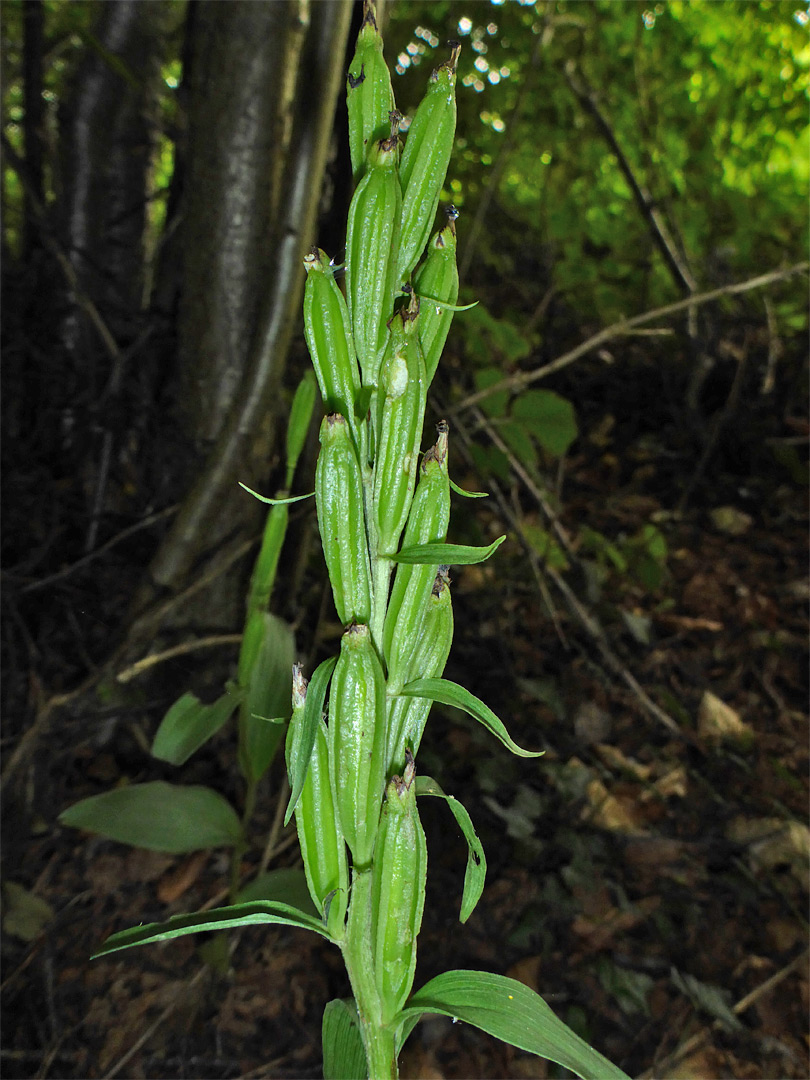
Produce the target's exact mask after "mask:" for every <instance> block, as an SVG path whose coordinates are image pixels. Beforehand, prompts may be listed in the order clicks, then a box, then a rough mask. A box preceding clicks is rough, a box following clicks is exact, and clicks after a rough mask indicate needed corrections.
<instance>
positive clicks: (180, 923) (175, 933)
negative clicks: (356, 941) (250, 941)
mask: <svg viewBox="0 0 810 1080" xmlns="http://www.w3.org/2000/svg"><path fill="white" fill-rule="evenodd" d="M271 923H276V924H278V925H281V926H296V927H298V928H299V929H301V930H314V931H315V933H316V934H320V935H321V937H325V938H327V939H328V940H330V941H331V938H330V937H329V933H328V931H327V929H326V927H325V926H324V924H323V922H322V921H321V920H320V919H318V918H313V917H312V916H311V915H307V914H306V912H304V911H299V910H298V908H295V907H292V905H291V904H278V903H274V902H273V901H270V900H258V901H254V902H253V903H251V904H234V905H233V906H232V907H224V908H213V909H212V910H211V911H196V912H194V913H193V914H191V915H173V916H172V917H171V919H167V920H166V922H162V923H147V924H146V925H145V926H132V927H130V928H129V930H121V931H120V933H118V934H112V935H111V936H110V937H108V938H107V940H106V941H105V942H104V944H103V945H102V946H101V948H100V949H99V950H98V952H97V953H94V954H93V957H92V958H93V959H94V960H97V959H98V958H99V957H101V956H108V955H109V954H110V953H114V952H120V951H121V950H122V949H132V948H134V947H135V946H136V945H151V944H152V943H153V942H156V941H169V940H170V939H171V938H176V937H184V936H185V935H186V934H199V933H201V932H203V931H209V930H233V929H236V928H237V927H239V926H267V925H269V924H271Z"/></svg>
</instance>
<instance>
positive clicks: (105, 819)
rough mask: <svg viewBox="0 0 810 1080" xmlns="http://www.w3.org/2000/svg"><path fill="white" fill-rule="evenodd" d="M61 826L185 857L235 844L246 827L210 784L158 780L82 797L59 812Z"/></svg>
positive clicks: (133, 845) (121, 842)
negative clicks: (205, 849) (184, 784)
mask: <svg viewBox="0 0 810 1080" xmlns="http://www.w3.org/2000/svg"><path fill="white" fill-rule="evenodd" d="M59 822H60V824H62V825H69V826H71V827H72V828H74V829H85V830H86V831H87V832H92V833H98V834H99V835H100V836H106V837H107V838H108V839H110V840H117V841H118V842H119V843H120V844H131V845H132V847H142V848H148V850H149V851H168V852H171V853H172V854H174V855H180V854H182V853H184V852H187V851H199V850H200V849H201V848H212V847H232V846H233V845H234V844H235V843H237V841H238V840H239V839H240V838H241V835H242V826H241V825H240V823H239V818H238V816H237V814H236V811H235V810H234V808H233V807H232V806H231V804H230V803H229V802H228V801H227V800H226V799H223V797H222V796H221V795H219V794H217V792H216V791H212V790H211V788H207V787H200V786H196V785H195V786H187V787H181V786H179V785H177V784H167V783H166V782H165V781H164V780H153V781H151V782H150V783H148V784H130V785H129V786H128V787H120V788H115V789H114V790H113V791H105V792H104V793H103V794H101V795H93V796H91V797H90V798H89V799H82V801H81V802H78V803H76V804H75V805H74V806H70V807H68V809H67V810H64V811H63V812H62V813H61V814H60V815H59Z"/></svg>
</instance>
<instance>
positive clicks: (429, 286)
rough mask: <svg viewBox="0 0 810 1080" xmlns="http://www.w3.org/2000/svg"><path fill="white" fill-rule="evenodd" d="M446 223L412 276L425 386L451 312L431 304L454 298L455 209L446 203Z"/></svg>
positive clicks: (433, 370)
mask: <svg viewBox="0 0 810 1080" xmlns="http://www.w3.org/2000/svg"><path fill="white" fill-rule="evenodd" d="M445 213H446V215H447V224H446V225H445V226H444V228H443V229H440V230H439V231H438V232H437V233H436V235H435V236H434V237H433V239H432V240H431V242H430V244H429V245H428V250H427V255H426V257H425V259H424V261H423V262H422V263H421V265H420V266H419V267H417V270H416V273H415V274H414V278H413V288H414V292H415V293H416V295H417V296H418V297H419V299H420V301H421V304H422V306H421V309H420V314H419V342H420V344H421V346H422V355H423V356H424V358H425V370H426V371H427V381H428V386H430V384H431V383H432V382H433V376H434V375H435V374H436V368H437V367H438V365H439V360H440V359H441V355H442V350H443V349H444V343H445V341H447V335H448V333H449V332H450V324H451V323H452V321H453V312H452V311H448V310H447V309H446V308H443V307H437V305H436V304H431V303H430V300H440V301H441V302H442V303H443V304H455V303H456V302H457V300H458V266H457V265H456V218H457V217H458V210H456V208H455V207H454V206H449V207H448V208H447V209H446V211H445Z"/></svg>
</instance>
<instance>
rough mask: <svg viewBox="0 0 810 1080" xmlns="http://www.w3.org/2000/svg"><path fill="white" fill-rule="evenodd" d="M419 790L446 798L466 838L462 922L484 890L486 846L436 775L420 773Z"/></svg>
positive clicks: (458, 803) (422, 792)
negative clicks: (437, 781) (441, 785)
mask: <svg viewBox="0 0 810 1080" xmlns="http://www.w3.org/2000/svg"><path fill="white" fill-rule="evenodd" d="M416 794H417V795H438V796H439V798H442V799H445V800H446V802H447V805H448V806H449V807H450V810H451V811H452V813H453V817H454V818H455V819H456V822H457V823H458V826H459V828H460V829H461V831H462V833H463V834H464V839H465V840H466V841H467V869H466V871H465V873H464V892H463V894H462V897H461V914H460V915H459V922H462V923H465V922H466V921H467V919H469V917H470V915H472V913H473V911H475V906H476V904H477V903H478V901H479V900H480V899H481V893H482V892H483V891H484V881H485V879H486V876H487V858H486V855H485V854H484V848H483V846H482V844H481V841H480V840H479V839H478V834H477V833H476V831H475V828H474V826H473V823H472V821H471V820H470V815H469V814H468V813H467V811H466V809H465V808H464V807H463V806H462V805H461V803H460V802H459V801H458V799H457V798H455V796H453V795H445V793H444V792H443V791H442V789H441V787H440V786H439V785H438V784H437V783H436V781H435V780H434V779H433V777H431V776H417V778H416Z"/></svg>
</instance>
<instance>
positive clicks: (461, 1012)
mask: <svg viewBox="0 0 810 1080" xmlns="http://www.w3.org/2000/svg"><path fill="white" fill-rule="evenodd" d="M414 1013H439V1014H441V1015H442V1016H450V1017H452V1018H453V1019H454V1020H463V1021H464V1022H465V1023H467V1024H472V1025H473V1026H474V1027H477V1028H480V1029H481V1031H486V1032H487V1033H488V1034H489V1035H494V1036H495V1038H496V1039H501V1041H502V1042H505V1043H509V1044H510V1045H511V1046H517V1047H518V1048H519V1049H521V1050H526V1051H527V1052H528V1053H530V1054H537V1055H538V1056H539V1057H543V1058H546V1059H547V1060H548V1061H555V1062H556V1063H557V1064H558V1065H562V1066H563V1067H564V1068H566V1069H570V1070H571V1072H573V1073H575V1074H576V1075H577V1076H579V1077H581V1078H582V1080H629V1078H628V1076H627V1074H626V1073H623V1072H622V1070H621V1069H619V1068H617V1067H616V1066H615V1065H613V1064H612V1063H611V1062H610V1061H608V1059H607V1058H606V1057H603V1056H602V1055H601V1054H600V1053H599V1052H598V1051H597V1050H594V1049H593V1047H591V1046H589V1045H588V1044H587V1043H586V1042H585V1041H584V1040H583V1039H581V1038H580V1037H579V1035H577V1034H576V1033H575V1032H573V1031H572V1030H571V1028H569V1027H568V1025H567V1024H564V1023H563V1022H562V1020H560V1019H559V1017H558V1016H556V1015H555V1013H554V1012H553V1011H552V1010H551V1009H550V1008H549V1006H548V1005H547V1004H546V1003H545V1001H544V1000H543V999H542V998H541V997H540V995H539V994H536V993H535V992H534V990H530V989H529V987H528V986H524V985H523V983H520V982H517V981H516V980H515V979H508V978H507V977H506V976H504V975H494V974H492V973H490V972H488V971H445V972H444V974H442V975H437V976H436V978H435V979H431V981H430V982H429V983H428V984H427V985H426V986H423V987H422V989H421V990H417V992H416V993H415V994H413V996H412V997H411V998H410V1000H409V1001H408V1004H407V1006H406V1007H405V1008H404V1009H403V1010H402V1012H401V1013H400V1017H402V1018H406V1017H409V1016H412V1015H413V1014H414Z"/></svg>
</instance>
